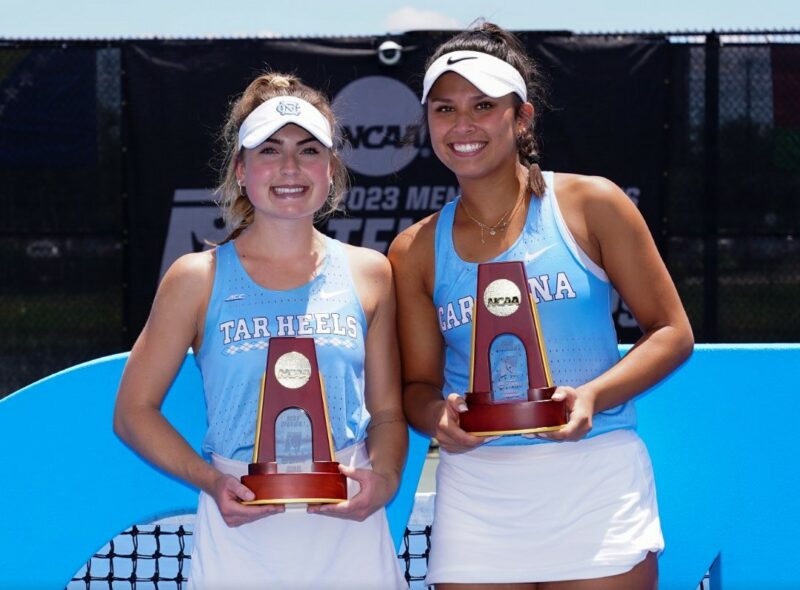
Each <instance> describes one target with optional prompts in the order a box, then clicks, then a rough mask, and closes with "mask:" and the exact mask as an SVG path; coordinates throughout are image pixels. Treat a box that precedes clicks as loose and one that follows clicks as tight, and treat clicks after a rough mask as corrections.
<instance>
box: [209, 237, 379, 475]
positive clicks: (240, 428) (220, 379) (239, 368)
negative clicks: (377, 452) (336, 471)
mask: <svg viewBox="0 0 800 590" xmlns="http://www.w3.org/2000/svg"><path fill="white" fill-rule="evenodd" d="M325 244H326V254H325V260H324V261H323V263H322V269H321V270H320V273H319V275H318V276H317V277H315V278H314V279H313V280H312V281H310V282H309V283H307V284H305V285H302V286H300V287H297V288H296V289H290V290H288V291H273V290H270V289H265V288H263V287H261V286H259V285H258V284H256V283H255V282H254V281H253V280H252V279H251V278H250V276H249V275H248V274H247V272H246V271H245V269H244V267H243V266H242V264H241V262H240V260H239V256H238V254H237V253H236V249H235V248H234V245H233V242H228V243H226V244H224V245H222V246H219V247H218V248H217V250H216V255H217V262H216V274H215V277H214V286H213V290H212V292H211V299H210V301H209V304H208V311H207V313H206V322H205V333H204V335H203V344H202V346H201V349H200V352H199V354H198V355H196V359H197V364H198V366H199V367H200V372H201V374H202V376H203V388H204V390H205V399H206V406H207V412H208V432H207V433H206V436H205V439H204V441H203V447H202V448H203V452H205V453H209V452H212V451H213V452H214V453H217V454H219V455H222V456H223V457H227V458H229V459H236V460H239V461H246V462H250V461H252V458H253V445H254V442H255V429H256V420H257V415H256V414H257V411H258V398H259V393H260V387H261V378H262V376H263V374H264V371H265V369H266V360H267V349H268V347H269V340H270V338H271V337H272V336H300V337H313V338H314V342H315V344H316V352H317V360H318V362H319V367H320V373H321V374H322V377H323V379H324V383H325V393H326V395H327V399H328V412H329V416H330V422H331V432H332V434H333V440H334V447H335V448H336V450H340V449H342V448H345V447H347V446H350V445H352V444H354V443H356V442H359V441H361V440H363V439H364V438H365V437H366V430H367V426H368V424H369V420H370V416H369V413H368V412H367V409H366V406H365V405H364V338H365V336H366V331H367V322H366V318H365V316H364V310H363V308H362V307H361V302H360V301H359V299H358V295H357V293H356V290H355V285H354V283H353V279H352V276H351V274H350V267H349V264H348V261H347V258H346V254H345V252H344V248H343V246H342V244H341V243H340V242H338V241H336V240H333V239H331V238H326V242H325Z"/></svg>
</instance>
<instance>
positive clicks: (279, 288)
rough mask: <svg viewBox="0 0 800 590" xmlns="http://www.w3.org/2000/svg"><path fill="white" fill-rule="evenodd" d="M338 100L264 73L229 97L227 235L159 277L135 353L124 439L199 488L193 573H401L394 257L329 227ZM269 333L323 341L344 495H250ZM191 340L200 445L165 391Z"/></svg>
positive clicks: (401, 452)
mask: <svg viewBox="0 0 800 590" xmlns="http://www.w3.org/2000/svg"><path fill="white" fill-rule="evenodd" d="M335 130H336V122H335V119H334V116H333V113H332V111H331V108H330V104H329V102H328V100H327V98H326V97H325V96H324V95H322V94H321V93H320V92H318V91H317V90H314V89H312V88H310V87H308V86H306V85H305V84H303V83H302V82H301V81H300V80H299V79H298V78H296V77H294V76H291V75H285V74H278V73H266V74H263V75H261V76H259V77H257V78H256V79H255V80H253V81H252V82H251V83H250V85H249V86H248V87H247V89H246V90H245V91H244V93H243V94H242V96H241V97H240V98H239V99H238V100H237V101H236V102H235V103H234V104H233V105H232V108H231V111H230V114H229V117H228V120H227V123H226V125H225V128H224V132H223V140H224V142H225V145H226V153H227V160H226V164H225V166H224V170H223V174H222V181H221V184H220V187H219V195H220V198H219V201H220V206H221V208H222V212H223V215H224V217H225V219H226V222H227V224H228V227H229V229H230V235H229V237H228V238H227V239H226V240H225V241H223V243H222V244H220V245H218V246H217V247H215V248H213V249H212V250H209V251H206V252H199V253H194V254H187V255H185V256H183V257H182V258H180V259H179V260H178V261H176V262H175V264H174V265H173V266H172V267H171V268H170V269H169V270H168V272H167V273H166V274H165V276H164V278H163V280H162V282H161V285H160V286H159V289H158V292H157V294H156V297H155V301H154V303H153V307H152V310H151V313H150V317H149V319H148V321H147V324H146V325H145V327H144V329H143V330H142V333H141V335H140V336H139V338H138V340H137V341H136V344H135V345H134V347H133V350H132V351H131V355H130V358H129V360H128V363H127V365H126V367H125V372H124V374H123V378H122V382H121V384H120V389H119V395H118V400H117V405H116V410H115V415H114V427H115V430H116V432H117V433H118V434H119V436H120V437H121V438H122V439H123V440H125V441H126V442H127V443H128V444H129V445H130V446H131V447H133V448H134V449H135V450H136V451H138V452H139V453H140V454H141V455H142V456H144V457H145V458H146V459H148V460H149V461H151V462H152V463H153V464H154V465H156V466H157V467H160V468H162V469H164V470H165V471H167V472H169V473H171V474H173V475H175V476H176V477H178V478H180V479H182V480H184V481H186V482H189V483H190V484H192V485H194V486H197V487H198V488H200V490H201V494H200V501H199V505H198V513H197V519H196V525H195V533H194V550H193V553H192V569H191V573H190V587H192V588H198V589H201V588H254V587H259V588H261V587H276V588H376V587H380V588H401V587H405V586H406V584H405V581H404V580H403V578H402V574H401V573H400V570H399V567H398V563H397V559H396V556H395V554H394V547H393V544H392V540H391V538H390V536H389V532H388V526H387V521H386V516H385V510H384V505H385V504H386V503H387V502H388V501H389V500H390V499H391V497H392V496H393V495H394V492H395V490H396V489H397V486H398V483H399V479H400V472H401V469H402V466H403V461H404V458H405V452H406V447H407V438H406V437H407V432H406V424H405V421H404V418H403V414H402V410H401V403H400V380H399V361H398V353H397V347H396V340H395V302H394V292H393V287H392V275H391V267H390V266H389V263H388V261H387V260H386V259H385V258H384V257H383V255H381V254H379V253H377V252H375V251H372V250H368V249H365V248H357V247H352V246H348V245H345V244H342V243H340V242H338V241H336V240H333V239H331V238H328V237H326V236H325V235H323V234H322V233H320V232H319V231H318V230H317V229H316V228H315V227H314V221H315V219H316V218H318V217H319V216H321V215H324V214H325V212H326V211H331V210H333V209H335V208H337V206H338V204H339V202H340V200H341V198H342V195H343V191H344V189H345V184H346V180H347V172H346V169H345V167H344V165H343V163H342V160H341V158H340V156H339V154H338V153H337V151H336V134H335ZM274 336H310V337H313V338H314V341H315V344H316V350H317V358H318V361H319V367H320V373H321V374H322V377H323V380H324V383H325V395H326V398H327V407H328V413H329V417H330V426H331V432H332V436H333V443H334V447H335V451H336V457H335V460H337V461H338V462H339V463H340V471H341V472H342V473H343V474H344V475H346V476H347V478H348V482H349V485H348V487H349V488H350V490H349V491H350V493H349V498H348V500H346V501H344V502H342V503H339V504H328V505H322V506H320V505H315V506H309V507H308V508H307V510H302V511H301V510H296V509H291V510H287V509H285V508H284V506H282V505H277V506H276V505H261V506H253V505H245V504H243V501H249V500H252V499H253V498H254V494H253V492H252V491H251V490H249V489H248V488H247V487H245V486H244V485H243V484H242V483H241V482H240V480H239V478H240V476H242V475H244V474H246V473H247V464H248V463H249V462H250V461H251V460H252V457H253V445H254V440H255V429H256V418H257V415H256V414H257V411H258V398H259V391H260V381H261V377H262V375H263V373H264V368H265V359H266V351H267V349H268V347H269V342H270V338H271V337H274ZM190 346H191V347H192V349H193V350H194V356H195V360H196V362H197V364H198V367H199V368H200V371H201V374H202V378H203V387H204V393H205V400H206V405H207V415H208V431H207V433H206V436H205V439H204V441H203V445H202V450H203V452H204V454H207V455H210V458H211V460H210V462H207V461H206V460H204V459H203V458H202V457H201V456H199V455H198V454H197V453H195V452H194V450H192V449H191V447H190V446H189V445H188V444H187V443H186V441H185V440H184V439H183V438H182V437H181V436H180V435H179V434H178V432H177V431H176V430H175V429H174V428H173V427H172V426H171V425H170V424H169V423H168V422H167V421H166V420H165V418H164V416H163V415H162V414H161V412H160V406H161V403H162V400H163V398H164V395H165V394H166V391H167V389H168V388H169V385H170V383H171V381H172V379H173V377H174V376H175V374H176V372H177V370H178V368H179V367H180V365H181V363H182V361H183V358H184V356H185V354H186V350H187V348H189V347H190Z"/></svg>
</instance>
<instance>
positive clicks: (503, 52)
mask: <svg viewBox="0 0 800 590" xmlns="http://www.w3.org/2000/svg"><path fill="white" fill-rule="evenodd" d="M452 51H479V52H481V53H486V54H488V55H491V56H494V57H496V58H498V59H502V60H503V61H505V62H508V63H509V64H511V65H512V66H513V67H514V68H515V69H516V70H517V71H518V72H519V73H520V75H521V76H522V79H523V80H525V86H526V87H527V91H528V102H530V103H531V104H533V108H534V115H533V117H532V118H531V122H530V125H529V126H528V127H527V128H526V129H525V131H524V132H523V133H522V134H521V135H520V136H518V137H517V155H518V157H519V160H520V162H522V164H524V165H526V166H527V167H528V188H529V189H530V191H531V192H532V193H533V194H535V195H536V196H539V197H541V196H542V195H543V194H544V190H545V185H544V178H543V177H542V171H541V169H540V168H539V144H538V142H537V140H536V135H535V134H534V126H535V123H536V119H537V117H538V116H539V112H540V109H542V110H543V109H544V107H545V106H546V105H547V99H546V82H545V79H544V75H543V74H542V72H541V70H540V69H539V66H537V65H536V62H534V61H533V59H531V58H530V57H528V54H527V53H526V51H525V48H524V47H523V45H522V43H521V42H520V40H519V39H518V38H517V37H516V36H515V35H513V34H512V33H510V32H508V31H506V30H505V29H502V28H500V27H498V26H497V25H495V24H492V23H489V22H485V21H479V22H478V23H476V25H475V26H474V27H473V28H471V29H469V30H467V31H463V32H461V33H458V34H457V35H456V36H454V37H451V38H450V39H448V40H447V41H445V42H444V43H442V44H441V45H439V47H437V48H436V51H434V53H433V55H431V57H430V58H429V59H428V62H427V64H425V69H426V70H427V69H428V68H429V67H430V66H431V64H432V63H433V62H434V61H436V60H437V59H438V58H440V57H441V56H443V55H445V54H447V53H450V52H452ZM514 96H515V98H516V99H517V101H518V104H517V115H519V113H520V106H521V105H522V100H520V99H519V97H517V96H516V95H514Z"/></svg>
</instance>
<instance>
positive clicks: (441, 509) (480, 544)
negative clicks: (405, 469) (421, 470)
mask: <svg viewBox="0 0 800 590" xmlns="http://www.w3.org/2000/svg"><path fill="white" fill-rule="evenodd" d="M663 549H664V538H663V536H662V534H661V524H660V521H659V517H658V505H657V502H656V491H655V483H654V480H653V469H652V466H651V464H650V457H649V455H648V453H647V449H646V448H645V446H644V443H643V442H642V440H641V439H640V438H639V436H638V435H637V434H636V433H635V432H633V431H630V430H618V431H614V432H609V433H607V434H601V435H598V436H596V437H592V438H588V439H583V440H580V441H577V442H562V443H550V444H540V445H523V446H508V447H493V446H482V447H478V448H476V449H474V450H472V451H469V452H466V453H459V454H451V453H447V452H446V451H444V450H442V451H441V455H440V460H439V467H438V470H437V473H436V504H435V509H434V521H433V532H432V539H431V554H430V561H429V564H428V575H427V577H426V580H425V582H426V583H427V584H435V583H445V582H450V583H473V584H474V583H513V582H550V581H564V580H580V579H592V578H602V577H606V576H613V575H616V574H621V573H624V572H627V571H629V570H630V569H631V568H633V566H635V565H636V564H637V563H639V562H641V561H642V560H643V559H644V558H645V557H646V556H647V554H648V553H649V552H651V551H652V552H660V551H662V550H663Z"/></svg>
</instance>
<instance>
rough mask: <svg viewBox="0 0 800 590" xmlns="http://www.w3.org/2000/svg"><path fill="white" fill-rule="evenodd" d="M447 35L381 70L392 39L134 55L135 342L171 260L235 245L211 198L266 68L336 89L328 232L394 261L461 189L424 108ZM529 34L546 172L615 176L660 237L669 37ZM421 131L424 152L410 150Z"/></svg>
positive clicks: (227, 43)
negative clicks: (426, 81)
mask: <svg viewBox="0 0 800 590" xmlns="http://www.w3.org/2000/svg"><path fill="white" fill-rule="evenodd" d="M449 35H450V33H430V32H426V33H424V34H422V33H419V34H415V33H408V34H406V35H401V36H396V37H393V40H394V41H396V42H397V43H399V44H400V45H401V46H402V47H403V51H402V58H401V59H400V61H399V62H398V63H397V64H396V65H391V66H389V65H385V64H383V63H381V61H380V60H379V59H378V57H377V52H376V48H377V45H378V44H379V42H380V41H382V40H383V39H376V38H374V37H363V38H336V39H303V40H293V41H286V40H270V39H259V40H253V39H243V40H222V41H220V40H215V41H213V42H210V41H204V40H190V41H172V42H164V41H141V42H131V43H127V44H125V45H124V46H123V54H122V69H123V73H124V75H123V100H124V102H123V105H124V107H123V145H124V148H125V149H124V154H125V156H124V157H125V175H126V184H127V187H128V193H127V194H126V195H125V196H126V212H127V216H128V222H129V223H128V227H129V228H130V230H129V236H128V246H129V248H128V252H127V256H126V258H127V264H128V271H129V275H128V276H129V277H130V281H129V289H128V309H127V313H128V319H129V321H128V325H129V328H130V330H129V332H128V333H129V335H130V338H131V339H133V338H135V336H136V335H137V334H138V332H139V330H140V329H141V327H142V325H143V324H144V321H145V320H146V317H147V314H148V312H149V308H150V304H151V301H152V299H153V295H154V294H155V289H156V287H157V283H158V280H159V277H160V275H161V274H162V273H163V271H164V270H165V269H166V268H167V267H168V265H169V264H170V263H171V262H172V261H174V260H175V259H176V258H177V257H178V256H179V255H181V254H183V253H186V252H190V251H193V250H199V249H201V248H203V247H204V244H205V241H207V240H211V241H213V240H219V239H220V238H222V237H223V236H224V230H223V228H222V227H221V220H220V218H219V214H218V212H217V211H216V209H215V207H214V206H213V202H212V200H213V187H214V186H215V184H216V180H217V177H218V170H217V169H216V166H217V165H218V162H219V161H220V159H221V158H220V154H219V149H220V148H219V144H218V143H217V142H216V138H217V136H218V134H219V131H220V129H221V127H222V125H223V123H224V119H225V116H226V112H227V109H228V107H229V104H230V102H231V100H232V99H234V98H235V97H236V96H237V95H238V94H240V93H241V92H242V91H243V90H244V88H245V86H246V85H247V84H248V83H249V82H250V80H251V79H252V78H254V77H255V76H256V75H257V74H258V73H260V72H262V71H263V70H265V69H267V68H269V69H272V70H276V71H285V72H293V73H296V74H298V75H299V76H300V77H301V78H302V79H303V80H304V81H305V82H307V83H308V84H310V85H312V86H315V87H317V88H320V89H322V90H324V91H325V92H326V93H327V94H328V95H329V96H330V97H331V99H332V101H333V107H334V111H335V112H336V114H337V116H338V118H339V121H340V124H341V125H342V128H343V134H344V136H345V138H346V139H347V140H348V145H347V146H346V148H345V159H346V162H347V164H348V167H349V169H350V171H351V174H352V187H351V189H350V191H349V193H348V195H347V198H346V206H347V213H346V214H344V215H338V216H336V217H334V218H332V219H330V220H329V221H328V222H327V223H326V224H325V226H324V227H323V228H322V229H323V230H324V231H326V232H327V233H328V234H329V235H331V236H333V237H336V238H338V239H340V240H342V241H345V242H349V243H352V244H357V245H364V246H368V247H372V248H375V249H377V250H380V251H383V252H385V251H386V249H387V247H388V245H389V243H390V242H391V240H392V239H393V237H394V236H395V235H396V234H397V233H398V232H399V231H400V230H402V229H403V228H405V227H407V226H408V225H410V224H411V223H413V222H414V221H417V220H419V219H422V218H423V217H425V216H427V215H429V214H431V213H433V212H435V211H437V210H438V209H439V208H441V206H442V205H443V204H444V203H445V202H447V201H448V200H450V199H452V198H453V197H454V196H455V195H456V194H457V193H458V187H457V183H456V180H455V178H454V177H453V175H452V174H451V173H450V172H449V171H448V170H447V169H446V168H444V167H443V166H442V165H441V164H440V163H439V161H438V160H437V158H436V156H435V155H434V154H433V152H432V150H431V147H430V143H429V142H428V139H427V134H426V131H425V128H424V121H423V119H422V108H421V106H420V104H419V98H418V97H419V94H420V88H421V84H422V74H423V68H424V63H425V60H426V59H427V57H428V56H429V55H430V54H431V53H432V51H433V49H434V48H435V47H436V46H437V45H438V44H439V43H441V42H442V41H443V40H444V39H446V38H447V37H448V36H449ZM520 36H521V38H522V40H523V42H524V43H525V45H526V47H527V49H528V51H529V53H530V55H532V56H533V57H534V58H535V59H537V60H538V61H539V63H540V65H541V66H542V69H543V70H544V72H545V73H546V74H547V76H548V77H549V79H550V87H551V92H550V96H551V99H550V102H551V109H550V110H549V111H548V112H545V113H543V114H542V117H541V121H540V125H539V133H540V135H541V138H542V157H543V159H542V162H543V166H542V167H543V168H544V169H553V170H559V171H570V172H578V173H584V174H598V175H602V176H606V177H608V178H610V179H611V180H613V181H614V182H616V183H617V184H619V185H620V186H621V187H622V188H623V190H625V191H626V193H627V194H628V195H629V196H630V197H631V198H632V199H633V200H634V201H635V202H636V203H637V204H638V206H639V207H640V210H641V211H642V213H643V214H644V216H645V219H646V220H647V221H648V224H649V225H650V228H651V230H652V231H653V232H654V235H656V238H657V239H658V236H659V234H660V229H659V228H660V225H659V224H660V219H661V213H660V211H659V207H660V205H659V203H663V202H664V200H665V186H666V180H665V171H666V170H667V164H668V163H667V141H666V127H667V125H666V123H667V120H668V119H667V116H668V96H669V94H668V93H667V92H665V88H664V87H665V84H666V83H667V82H668V79H669V51H668V49H669V48H668V45H667V43H666V41H665V40H660V39H645V38H642V39H639V38H631V37H626V38H624V39H614V38H598V39H597V40H596V41H591V42H588V43H587V40H586V39H581V40H580V43H578V42H577V41H576V40H574V39H573V38H571V37H568V36H559V37H548V36H547V35H544V34H536V33H522V34H521V35H520ZM409 134H410V136H411V137H413V138H414V139H413V141H411V142H404V141H403V139H404V137H406V136H407V135H409ZM490 197H491V195H487V198H490ZM614 305H615V317H616V320H617V327H618V331H619V333H620V336H621V339H623V340H627V341H630V340H633V339H635V338H636V337H637V336H638V333H639V332H638V329H637V328H636V324H635V322H634V321H633V318H632V317H630V314H629V313H628V312H627V310H626V309H625V308H624V306H623V305H622V304H620V303H619V302H615V304H614ZM131 343H132V342H129V343H127V344H128V345H130V344H131Z"/></svg>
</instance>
